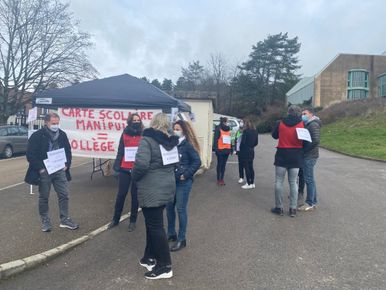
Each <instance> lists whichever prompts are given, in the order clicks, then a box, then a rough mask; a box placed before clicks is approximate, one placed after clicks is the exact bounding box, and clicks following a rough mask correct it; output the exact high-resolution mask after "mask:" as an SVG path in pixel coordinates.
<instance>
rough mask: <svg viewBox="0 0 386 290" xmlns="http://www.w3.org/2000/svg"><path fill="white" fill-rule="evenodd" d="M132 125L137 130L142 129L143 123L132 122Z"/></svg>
mask: <svg viewBox="0 0 386 290" xmlns="http://www.w3.org/2000/svg"><path fill="white" fill-rule="evenodd" d="M131 126H132V127H133V128H134V129H135V130H139V129H141V123H132V124H131Z"/></svg>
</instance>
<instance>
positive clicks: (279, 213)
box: [271, 207, 284, 216]
mask: <svg viewBox="0 0 386 290" xmlns="http://www.w3.org/2000/svg"><path fill="white" fill-rule="evenodd" d="M271 212H272V213H274V214H278V215H281V216H282V215H284V211H283V209H282V208H281V207H274V208H272V209H271Z"/></svg>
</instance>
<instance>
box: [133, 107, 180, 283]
mask: <svg viewBox="0 0 386 290" xmlns="http://www.w3.org/2000/svg"><path fill="white" fill-rule="evenodd" d="M169 128H170V122H169V117H168V116H167V115H166V114H163V113H159V114H157V115H155V116H154V118H153V119H152V121H151V123H150V128H148V129H145V130H144V131H143V134H142V139H141V142H140V143H139V146H138V152H137V155H136V157H135V162H134V168H133V172H132V178H133V181H134V182H136V183H137V186H138V203H139V206H140V207H141V208H142V212H143V216H144V217H145V225H146V247H145V252H144V255H143V257H142V259H141V260H140V265H141V266H143V267H145V268H146V269H148V271H149V272H147V273H146V274H145V278H147V279H165V278H171V277H172V276H173V271H172V261H171V257H170V250H169V245H168V239H167V236H166V233H165V229H164V222H163V212H164V209H165V206H166V205H167V204H168V203H170V202H172V201H173V199H174V193H175V191H176V181H175V175H174V168H175V166H176V162H178V161H179V156H178V151H177V144H178V137H177V136H170V135H169V133H168V129H169Z"/></svg>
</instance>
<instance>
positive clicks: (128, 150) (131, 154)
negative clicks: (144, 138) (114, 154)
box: [125, 147, 138, 161]
mask: <svg viewBox="0 0 386 290" xmlns="http://www.w3.org/2000/svg"><path fill="white" fill-rule="evenodd" d="M137 151H138V147H125V161H135V155H136V154H137Z"/></svg>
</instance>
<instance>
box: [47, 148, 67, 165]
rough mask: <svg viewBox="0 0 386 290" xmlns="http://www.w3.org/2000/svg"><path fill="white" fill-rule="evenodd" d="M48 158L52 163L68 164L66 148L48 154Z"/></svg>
mask: <svg viewBox="0 0 386 290" xmlns="http://www.w3.org/2000/svg"><path fill="white" fill-rule="evenodd" d="M47 157H48V160H50V161H52V162H62V163H66V162H67V157H66V152H65V151H64V148H60V149H58V150H53V151H49V152H47Z"/></svg>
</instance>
